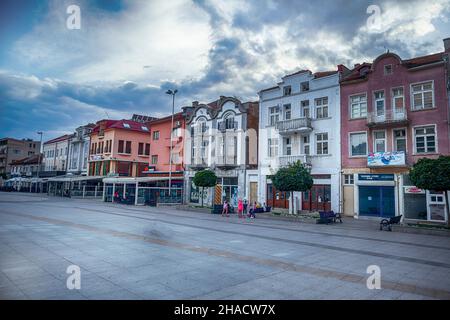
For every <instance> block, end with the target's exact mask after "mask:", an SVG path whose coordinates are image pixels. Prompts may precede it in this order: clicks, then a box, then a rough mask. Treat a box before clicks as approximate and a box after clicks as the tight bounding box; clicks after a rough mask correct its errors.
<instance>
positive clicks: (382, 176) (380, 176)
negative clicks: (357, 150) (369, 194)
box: [358, 173, 394, 181]
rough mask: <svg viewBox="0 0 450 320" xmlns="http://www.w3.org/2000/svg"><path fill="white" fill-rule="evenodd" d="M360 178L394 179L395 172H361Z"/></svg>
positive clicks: (366, 179)
mask: <svg viewBox="0 0 450 320" xmlns="http://www.w3.org/2000/svg"><path fill="white" fill-rule="evenodd" d="M358 180H362V181H393V180H394V174H391V173H382V174H369V173H367V174H366V173H360V174H358Z"/></svg>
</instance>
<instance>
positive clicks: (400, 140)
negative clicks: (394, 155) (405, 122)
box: [393, 129, 406, 152]
mask: <svg viewBox="0 0 450 320" xmlns="http://www.w3.org/2000/svg"><path fill="white" fill-rule="evenodd" d="M393 135H394V151H404V152H406V130H405V129H398V130H394V131H393Z"/></svg>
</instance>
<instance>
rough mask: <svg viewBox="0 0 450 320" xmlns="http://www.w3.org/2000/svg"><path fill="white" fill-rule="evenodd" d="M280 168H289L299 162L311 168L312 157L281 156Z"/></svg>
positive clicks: (303, 155)
mask: <svg viewBox="0 0 450 320" xmlns="http://www.w3.org/2000/svg"><path fill="white" fill-rule="evenodd" d="M278 159H279V165H280V167H287V166H288V165H290V164H293V163H295V162H297V161H300V162H301V163H304V164H306V165H307V166H308V167H309V166H311V156H310V155H307V154H301V155H297V156H280V157H279V158H278Z"/></svg>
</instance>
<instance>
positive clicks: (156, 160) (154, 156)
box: [152, 155, 158, 164]
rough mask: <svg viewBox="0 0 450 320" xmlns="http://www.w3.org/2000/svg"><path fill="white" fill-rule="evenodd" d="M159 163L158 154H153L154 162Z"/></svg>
mask: <svg viewBox="0 0 450 320" xmlns="http://www.w3.org/2000/svg"><path fill="white" fill-rule="evenodd" d="M157 163H158V156H157V155H153V156H152V164H157Z"/></svg>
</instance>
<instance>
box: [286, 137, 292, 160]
mask: <svg viewBox="0 0 450 320" xmlns="http://www.w3.org/2000/svg"><path fill="white" fill-rule="evenodd" d="M291 143H292V140H291V138H284V148H285V149H284V155H285V156H290V155H291V154H292V144H291Z"/></svg>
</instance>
